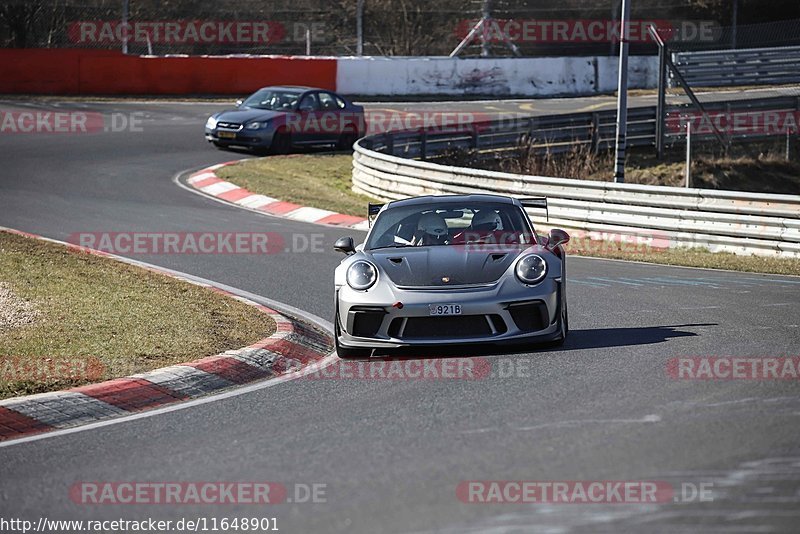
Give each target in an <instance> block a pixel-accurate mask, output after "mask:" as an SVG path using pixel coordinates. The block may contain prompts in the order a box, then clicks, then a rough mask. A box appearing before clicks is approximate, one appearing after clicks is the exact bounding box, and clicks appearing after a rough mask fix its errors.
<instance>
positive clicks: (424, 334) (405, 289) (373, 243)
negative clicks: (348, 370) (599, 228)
mask: <svg viewBox="0 0 800 534" xmlns="http://www.w3.org/2000/svg"><path fill="white" fill-rule="evenodd" d="M525 207H539V208H544V209H546V207H547V200H546V199H525V200H517V199H514V198H510V197H505V196H496V195H453V196H449V195H447V196H424V197H416V198H409V199H405V200H397V201H394V202H390V203H388V204H384V205H380V204H370V206H369V213H370V217H372V216H376V217H375V219H374V222H372V225H371V228H370V231H369V233H368V234H367V238H366V240H365V242H364V243H363V244H360V245H358V246H355V244H354V243H353V238H351V237H343V238H341V239H339V240H338V241H337V242H336V244H335V245H334V248H335V249H336V250H338V251H340V252H343V253H345V254H347V258H345V259H344V260H343V261H342V262H341V264H340V265H339V266H338V267H337V268H336V272H335V275H334V287H335V293H336V315H335V319H334V325H335V330H336V350H337V352H338V354H339V356H340V357H342V358H356V357H366V356H369V355H371V354H372V353H373V351H374V350H381V349H390V348H399V347H409V346H411V347H413V346H442V345H454V344H467V343H480V344H486V343H501V342H509V343H540V342H553V343H555V344H560V343H563V341H564V340H565V339H566V337H567V332H568V329H569V320H568V317H567V293H566V287H567V286H566V283H567V278H566V270H565V262H566V256H565V252H564V249H563V246H562V245H564V244H565V243H567V242H568V241H569V235H567V233H566V232H564V231H563V230H558V229H553V230H551V231H550V233H549V236H539V235H537V234H536V232H535V231H534V229H533V225H532V224H531V221H530V219H529V218H528V215H527V213H526V212H525V209H524V208H525Z"/></svg>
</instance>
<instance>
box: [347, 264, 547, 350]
mask: <svg viewBox="0 0 800 534" xmlns="http://www.w3.org/2000/svg"><path fill="white" fill-rule="evenodd" d="M562 290H563V285H562V280H561V278H547V279H545V280H544V281H542V282H541V283H540V284H538V285H536V286H533V287H530V286H524V285H522V284H520V283H519V282H517V281H516V280H515V279H504V280H502V281H501V282H499V283H497V284H494V285H490V286H485V287H469V288H464V289H456V288H448V289H446V290H444V289H420V288H414V289H400V288H396V287H394V286H391V285H387V284H384V285H379V286H376V287H374V288H371V289H370V290H368V291H355V290H353V289H352V288H350V287H349V286H347V285H345V286H342V287H340V288H338V290H337V292H336V298H337V303H336V305H337V308H336V309H337V320H338V321H339V328H338V331H339V336H338V337H339V343H340V344H341V345H343V346H347V347H353V348H399V347H409V346H441V345H453V344H459V345H460V344H486V343H522V342H532V341H547V340H549V339H555V338H557V337H558V335H559V334H560V329H559V324H558V317H559V312H560V310H559V302H560V295H561V291H562ZM431 304H433V305H437V304H458V305H460V306H461V314H460V315H449V316H432V315H431V314H430V308H429V305H431ZM401 305H402V306H401Z"/></svg>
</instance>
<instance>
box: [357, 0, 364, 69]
mask: <svg viewBox="0 0 800 534" xmlns="http://www.w3.org/2000/svg"><path fill="white" fill-rule="evenodd" d="M356 55H357V56H363V55H364V0H358V2H356Z"/></svg>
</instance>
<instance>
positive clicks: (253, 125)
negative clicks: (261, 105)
mask: <svg viewBox="0 0 800 534" xmlns="http://www.w3.org/2000/svg"><path fill="white" fill-rule="evenodd" d="M267 126H269V121H254V122H248V123H247V124H245V125H244V127H245V129H247V130H260V129H262V128H266V127H267Z"/></svg>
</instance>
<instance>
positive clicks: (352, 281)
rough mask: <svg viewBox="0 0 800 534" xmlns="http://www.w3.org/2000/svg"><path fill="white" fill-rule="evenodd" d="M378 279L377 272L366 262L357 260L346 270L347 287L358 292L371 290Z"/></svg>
mask: <svg viewBox="0 0 800 534" xmlns="http://www.w3.org/2000/svg"><path fill="white" fill-rule="evenodd" d="M377 279H378V271H377V269H375V266H374V265H372V264H371V263H370V262H368V261H364V260H359V261H356V262H353V264H352V265H351V266H350V267H348V268H347V285H349V286H350V287H352V288H353V289H356V290H358V291H364V290H365V289H369V288H371V287H372V286H373V285H374V284H375V280H377Z"/></svg>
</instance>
